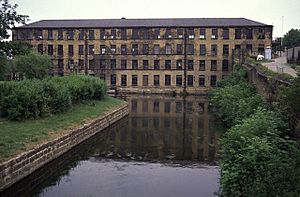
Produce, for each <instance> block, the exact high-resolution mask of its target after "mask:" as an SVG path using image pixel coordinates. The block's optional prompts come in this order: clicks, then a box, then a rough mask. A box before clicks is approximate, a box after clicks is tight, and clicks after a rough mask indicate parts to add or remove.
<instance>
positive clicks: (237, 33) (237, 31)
mask: <svg viewBox="0 0 300 197" xmlns="http://www.w3.org/2000/svg"><path fill="white" fill-rule="evenodd" d="M241 38H242V30H241V29H240V28H236V29H235V39H241Z"/></svg>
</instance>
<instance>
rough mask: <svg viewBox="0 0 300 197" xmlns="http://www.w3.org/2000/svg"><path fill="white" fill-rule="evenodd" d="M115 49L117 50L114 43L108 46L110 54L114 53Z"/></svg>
mask: <svg viewBox="0 0 300 197" xmlns="http://www.w3.org/2000/svg"><path fill="white" fill-rule="evenodd" d="M116 50H117V48H116V45H111V46H110V53H111V54H115V53H116Z"/></svg>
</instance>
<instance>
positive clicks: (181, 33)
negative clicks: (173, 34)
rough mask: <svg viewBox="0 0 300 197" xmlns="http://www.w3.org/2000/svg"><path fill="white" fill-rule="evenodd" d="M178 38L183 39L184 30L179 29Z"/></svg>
mask: <svg viewBox="0 0 300 197" xmlns="http://www.w3.org/2000/svg"><path fill="white" fill-rule="evenodd" d="M177 38H183V29H177Z"/></svg>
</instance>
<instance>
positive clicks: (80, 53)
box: [78, 45, 84, 55]
mask: <svg viewBox="0 0 300 197" xmlns="http://www.w3.org/2000/svg"><path fill="white" fill-rule="evenodd" d="M78 54H79V55H83V54H84V46H83V45H79V48H78Z"/></svg>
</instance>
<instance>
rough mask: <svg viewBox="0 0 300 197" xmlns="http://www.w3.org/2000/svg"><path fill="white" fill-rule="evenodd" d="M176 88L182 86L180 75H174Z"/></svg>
mask: <svg viewBox="0 0 300 197" xmlns="http://www.w3.org/2000/svg"><path fill="white" fill-rule="evenodd" d="M176 86H179V87H181V86H182V75H176Z"/></svg>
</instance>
